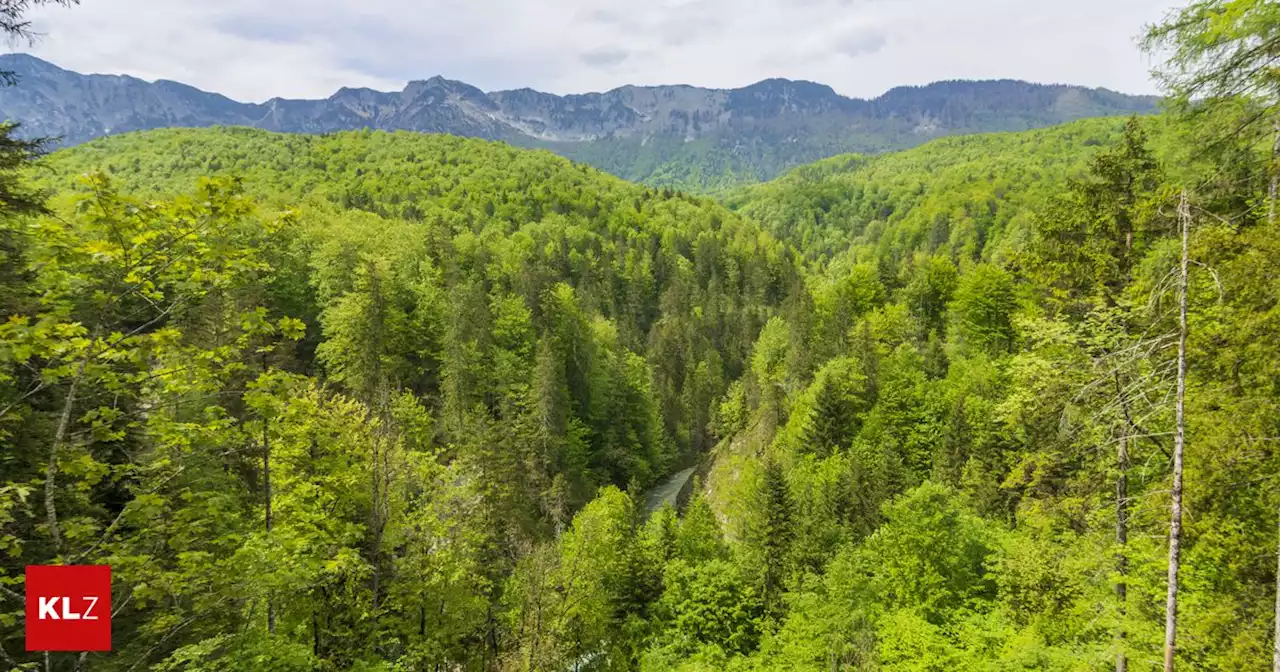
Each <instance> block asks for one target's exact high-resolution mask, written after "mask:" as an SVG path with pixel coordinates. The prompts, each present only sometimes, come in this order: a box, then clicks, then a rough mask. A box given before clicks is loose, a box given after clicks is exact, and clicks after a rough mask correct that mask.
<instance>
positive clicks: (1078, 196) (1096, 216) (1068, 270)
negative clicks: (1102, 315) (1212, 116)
mask: <svg viewBox="0 0 1280 672" xmlns="http://www.w3.org/2000/svg"><path fill="white" fill-rule="evenodd" d="M1159 179H1160V172H1159V169H1158V166H1157V164H1156V160H1155V158H1154V157H1153V156H1152V154H1151V152H1150V151H1149V150H1148V149H1147V137H1146V133H1145V131H1144V130H1143V128H1142V121H1140V120H1139V119H1138V118H1137V117H1133V118H1131V119H1129V121H1128V122H1127V123H1126V124H1125V127H1124V134H1123V135H1122V136H1121V139H1120V141H1119V143H1117V144H1116V145H1115V146H1114V147H1111V148H1109V149H1107V150H1105V151H1103V152H1100V153H1098V154H1097V155H1096V156H1094V157H1093V158H1092V159H1091V160H1090V162H1089V170H1088V172H1087V173H1086V174H1085V175H1084V176H1083V177H1081V178H1079V179H1070V180H1068V181H1067V186H1066V189H1065V192H1064V193H1063V194H1061V195H1060V196H1058V197H1056V198H1054V199H1052V200H1051V201H1050V202H1049V205H1048V207H1047V208H1046V209H1045V211H1044V212H1042V213H1040V214H1038V215H1037V217H1036V222H1035V233H1036V238H1035V243H1034V245H1033V247H1032V252H1031V259H1030V260H1029V262H1030V266H1031V268H1030V269H1029V270H1030V272H1031V273H1032V274H1033V275H1035V276H1037V278H1038V279H1040V280H1041V282H1042V283H1043V284H1045V285H1046V286H1049V287H1051V288H1052V289H1053V290H1054V297H1053V298H1054V299H1055V300H1057V301H1059V302H1062V303H1063V304H1064V306H1065V307H1066V308H1067V309H1069V310H1074V311H1075V312H1077V313H1082V312H1083V310H1082V309H1081V308H1080V307H1078V306H1080V305H1081V304H1084V306H1086V307H1087V306H1088V305H1089V304H1090V303H1092V302H1094V301H1097V300H1101V302H1102V303H1104V304H1106V305H1110V306H1114V305H1115V303H1116V301H1117V300H1118V298H1119V297H1120V294H1121V293H1122V292H1123V291H1124V289H1125V287H1127V286H1128V284H1129V282H1130V280H1131V279H1132V272H1133V267H1134V265H1135V264H1136V263H1137V262H1138V260H1140V259H1141V258H1142V257H1143V255H1144V253H1145V252H1146V250H1147V248H1148V246H1149V245H1150V243H1151V242H1152V239H1153V238H1154V237H1155V235H1156V234H1158V233H1159V232H1160V228H1159V225H1158V223H1157V221H1156V218H1155V212H1154V209H1153V207H1152V204H1151V200H1152V196H1153V195H1154V193H1155V190H1156V187H1157V186H1158V185H1159Z"/></svg>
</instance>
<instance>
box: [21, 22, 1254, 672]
mask: <svg viewBox="0 0 1280 672" xmlns="http://www.w3.org/2000/svg"><path fill="white" fill-rule="evenodd" d="M1146 46H1147V47H1148V48H1149V49H1150V50H1152V51H1153V52H1155V53H1159V54H1161V55H1162V57H1163V58H1166V59H1167V62H1166V63H1165V65H1164V66H1162V68H1161V69H1160V70H1159V73H1158V74H1159V76H1160V77H1161V79H1162V81H1163V83H1164V84H1165V85H1166V87H1167V92H1168V94H1169V97H1168V103H1167V106H1166V109H1165V110H1164V111H1163V112H1162V113H1161V114H1160V115H1158V116H1150V117H1135V118H1132V119H1128V120H1125V119H1095V120H1083V121H1078V122H1073V123H1070V124H1067V125H1064V126H1058V127H1054V128H1049V129H1043V130H1036V131H1027V132H1018V133H1003V134H993V135H977V136H965V137H957V138H949V139H942V140H938V141H934V142H932V143H929V144H927V145H924V146H921V147H918V148H915V149H911V150H908V151H905V152H901V153H896V154H888V155H882V156H874V157H869V156H857V155H848V156H840V157H836V158H832V159H827V160H824V161H821V162H819V163H816V164H812V165H809V166H805V167H802V168H799V169H796V170H795V171H793V172H791V173H789V174H787V175H785V176H783V177H781V178H779V179H778V180H775V181H773V182H769V183H765V184H760V185H755V186H750V187H744V188H741V189H736V190H734V191H732V192H729V193H727V194H726V195H725V196H724V198H723V199H721V200H720V201H716V200H712V199H710V198H705V197H695V196H690V195H687V194H684V193H681V192H679V191H673V190H670V189H655V188H653V187H645V186H639V185H634V184H630V183H628V182H625V181H623V180H620V179H618V178H615V177H611V176H609V175H606V174H604V173H601V172H598V171H597V170H595V169H593V168H588V167H585V166H582V165H579V164H575V163H572V162H570V161H568V160H566V159H563V158H560V157H557V156H555V155H552V154H551V153H549V152H543V151H534V150H527V149H517V148H513V147H510V146H508V145H505V144H500V143H494V142H488V141H483V140H476V139H463V138H457V137H451V136H444V135H422V134H415V133H407V132H398V133H385V132H368V131H365V132H359V131H357V132H342V133H335V134H330V135H322V136H320V135H316V136H307V135H287V134H277V133H270V132H266V131H259V130H252V129H244V128H211V129H185V130H181V129H174V130H154V131H146V132H141V133H134V134H125V135H120V136H116V137H111V138H105V139H100V140H96V141H94V142H91V143H88V144H86V145H83V146H79V147H75V148H71V149H66V150H60V151H58V152H56V153H54V154H52V155H49V156H46V157H40V156H39V155H40V153H41V152H40V149H41V148H40V146H39V144H38V143H33V142H29V141H23V140H17V139H15V138H16V137H19V136H17V135H14V128H13V126H12V125H5V126H3V127H0V551H2V552H0V666H5V667H8V668H12V669H29V670H45V671H46V672H52V671H54V670H60V671H61V670H77V671H79V670H86V671H87V670H103V671H122V672H123V671H132V670H144V669H150V670H157V671H175V672H176V671H178V670H208V671H215V670H216V671H219V672H223V671H226V672H231V671H240V670H244V671H253V670H279V671H294V670H299V671H301V670H308V671H317V672H322V671H330V670H364V671H370V672H372V671H388V672H389V671H393V670H396V671H400V670H403V671H410V670H424V671H425V670H430V671H432V672H438V671H443V670H468V671H474V672H491V671H494V672H497V671H502V672H508V671H511V672H515V671H519V672H532V671H535V670H537V671H557V672H558V671H562V670H564V671H568V670H575V671H579V670H580V671H583V672H586V671H588V670H609V671H633V670H634V671H643V672H657V671H662V670H680V671H683V672H696V671H710V670H735V671H744V672H745V671H760V672H763V671H774V670H777V671H783V670H785V671H794V672H800V671H812V672H819V671H824V670H865V671H875V670H884V671H901V672H909V671H912V672H916V671H918V672H926V671H928V672H933V671H937V672H942V671H951V670H993V671H994V670H1000V671H1004V670H1061V671H1069V670H1070V671H1074V670H1103V669H1105V670H1112V669H1114V670H1117V672H1123V671H1125V670H1158V669H1164V670H1167V671H1168V670H1173V669H1174V668H1175V666H1176V669H1179V670H1266V669H1280V627H1277V626H1278V624H1277V619H1276V615H1277V612H1278V611H1280V595H1278V592H1277V587H1280V573H1278V571H1277V562H1278V560H1280V533H1278V526H1280V458H1278V457H1277V455H1276V450H1277V448H1278V447H1280V278H1277V275H1276V269H1277V268H1280V228H1278V227H1280V223H1278V222H1277V221H1276V214H1277V207H1280V203H1277V201H1280V193H1278V192H1280V189H1278V188H1277V185H1278V184H1280V161H1278V159H1280V130H1277V129H1280V74H1277V73H1278V71H1277V69H1276V67H1275V65H1274V63H1275V61H1276V59H1280V6H1277V5H1276V4H1275V3H1273V2H1268V1H1265V0H1196V2H1194V3H1193V4H1191V5H1190V6H1189V7H1187V8H1185V9H1183V10H1181V11H1179V12H1176V13H1174V14H1173V15H1171V16H1170V17H1169V21H1168V23H1167V24H1165V25H1160V26H1155V27H1151V28H1149V29H1148V32H1147V37H1146ZM687 469H693V473H694V474H696V475H695V477H694V479H695V480H694V484H693V488H692V495H691V496H690V497H689V498H688V501H687V502H684V501H683V499H682V501H681V504H682V506H680V507H679V508H678V509H677V508H676V507H672V506H670V505H662V506H660V507H656V508H650V507H647V506H646V505H645V497H644V493H645V492H646V491H647V490H648V489H650V488H651V487H653V486H654V485H655V484H658V483H661V482H662V481H663V480H664V479H665V478H666V477H668V476H669V475H671V474H673V473H676V472H681V471H683V470H687ZM30 564H109V565H111V566H112V568H113V579H114V583H113V591H114V592H113V612H114V613H113V615H114V618H113V627H114V642H115V648H114V650H113V651H112V652H110V653H94V654H83V655H81V654H74V653H55V654H45V655H41V654H36V653H25V652H23V650H22V648H23V647H22V642H21V640H22V632H23V618H24V617H23V599H22V590H23V587H22V581H23V578H22V577H23V566H24V565H30ZM1273 665H1274V666H1275V667H1273Z"/></svg>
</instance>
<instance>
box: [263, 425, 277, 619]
mask: <svg viewBox="0 0 1280 672" xmlns="http://www.w3.org/2000/svg"><path fill="white" fill-rule="evenodd" d="M269 422H270V421H269V420H268V419H267V416H266V415H265V414H264V415H263V416H262V483H263V489H264V490H265V491H266V498H265V499H266V501H265V502H264V505H265V506H264V510H265V513H266V522H267V538H268V539H269V538H270V537H271V439H270V435H269V427H270V425H269ZM267 632H269V633H271V634H273V635H274V634H275V632H276V605H275V602H274V601H272V599H271V598H270V597H267Z"/></svg>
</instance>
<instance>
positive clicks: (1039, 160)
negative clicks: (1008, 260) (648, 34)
mask: <svg viewBox="0 0 1280 672" xmlns="http://www.w3.org/2000/svg"><path fill="white" fill-rule="evenodd" d="M1160 123H1161V122H1160V121H1159V119H1158V118H1153V119H1152V120H1151V122H1150V123H1149V124H1148V127H1149V128H1159V125H1160ZM1124 125H1125V121H1124V120H1122V119H1089V120H1081V121H1076V122H1072V123H1069V124H1063V125H1060V126H1054V127H1052V128H1048V129H1043V130H1036V131H1029V132H1025V133H996V134H981V135H969V136H963V137H957V138H943V139H939V140H934V141H931V142H929V143H928V144H925V145H923V146H920V147H916V148H914V149H910V150H906V151H902V152H895V153H891V154H886V155H883V156H864V155H847V156H837V157H833V158H830V159H826V160H823V161H819V162H817V163H814V164H810V165H806V166H803V167H800V168H797V169H795V170H792V171H791V172H789V173H787V174H786V175H784V176H783V177H780V178H778V179H776V180H773V181H771V182H768V183H765V184H761V185H756V186H751V187H746V188H742V189H739V190H736V191H734V192H731V193H729V194H727V195H726V196H725V199H724V200H725V202H726V203H727V204H728V205H729V206H730V207H731V208H733V209H734V210H736V211H738V212H741V213H742V214H744V215H746V216H748V217H750V218H751V219H753V220H755V221H757V222H759V223H760V224H761V225H762V226H764V227H765V228H766V229H768V230H769V231H770V232H772V233H773V234H774V235H775V236H778V237H779V238H780V239H782V240H785V241H787V242H790V243H792V244H793V245H795V246H796V248H797V249H799V250H802V251H803V252H805V253H806V254H807V255H808V256H809V257H811V258H813V259H830V258H831V257H833V256H836V255H849V256H853V257H855V258H857V259H858V260H860V261H870V260H883V261H892V262H895V263H897V262H902V261H904V260H906V259H909V258H910V257H911V255H912V254H914V253H916V252H924V253H926V254H929V255H933V254H941V255H944V256H947V257H948V258H951V259H953V260H956V261H960V260H970V261H979V260H984V259H985V260H992V259H994V260H1001V259H1002V258H1004V257H1005V256H1007V253H1008V252H1009V251H1011V249H1016V248H1017V247H1018V246H1020V245H1024V244H1025V243H1026V241H1027V236H1028V235H1029V234H1030V233H1031V230H1030V229H1031V222H1030V217H1031V215H1032V214H1034V213H1035V212H1036V210H1037V209H1038V208H1040V207H1041V206H1043V205H1044V204H1045V202H1046V201H1047V200H1048V199H1049V197H1050V196H1052V195H1053V194H1054V193H1055V192H1056V191H1057V190H1058V189H1059V188H1060V186H1061V185H1062V184H1063V182H1064V181H1065V180H1066V178H1067V177H1068V176H1071V175H1073V174H1076V173H1078V172H1080V171H1081V170H1082V169H1083V167H1084V166H1085V163H1086V160H1087V159H1088V157H1090V156H1091V155H1093V154H1096V153H1097V152H1098V151H1100V149H1102V148H1105V147H1107V146H1108V145H1111V144H1112V143H1114V142H1115V141H1116V139H1117V138H1119V137H1120V135H1121V131H1122V129H1123V128H1124Z"/></svg>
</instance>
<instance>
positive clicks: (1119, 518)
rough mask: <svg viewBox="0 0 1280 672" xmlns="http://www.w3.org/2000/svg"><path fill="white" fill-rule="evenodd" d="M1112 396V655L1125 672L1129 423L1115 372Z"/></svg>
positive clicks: (1119, 667)
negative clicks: (1115, 424) (1119, 415)
mask: <svg viewBox="0 0 1280 672" xmlns="http://www.w3.org/2000/svg"><path fill="white" fill-rule="evenodd" d="M1115 380H1116V394H1117V395H1120V407H1121V409H1122V410H1123V412H1124V421H1123V422H1122V423H1121V429H1120V443H1119V447H1118V448H1117V450H1116V470H1117V471H1118V472H1119V474H1117V476H1116V572H1117V573H1118V574H1119V575H1120V580H1119V581H1117V582H1116V602H1117V603H1119V612H1120V619H1119V626H1118V627H1117V628H1116V644H1117V646H1118V647H1119V650H1118V651H1116V672H1127V670H1128V669H1129V660H1128V658H1127V657H1126V656H1125V640H1126V638H1127V633H1126V632H1125V625H1124V619H1125V615H1126V614H1127V613H1128V610H1127V606H1126V603H1127V602H1128V590H1129V586H1128V577H1129V556H1128V548H1127V546H1128V544H1129V430H1130V427H1131V426H1132V422H1133V421H1132V419H1131V417H1130V415H1129V402H1128V400H1127V399H1126V398H1125V397H1124V394H1125V393H1124V389H1123V387H1122V386H1121V385H1120V374H1119V373H1118V372H1117V373H1116V376H1115Z"/></svg>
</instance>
